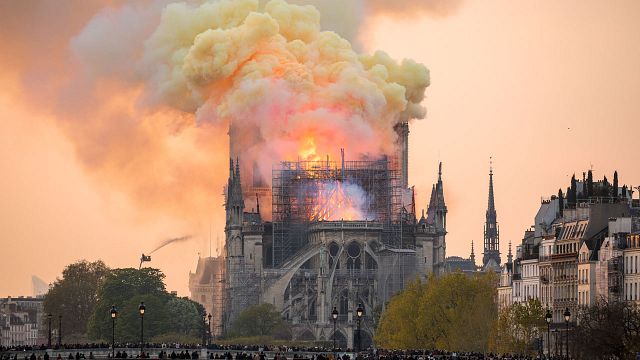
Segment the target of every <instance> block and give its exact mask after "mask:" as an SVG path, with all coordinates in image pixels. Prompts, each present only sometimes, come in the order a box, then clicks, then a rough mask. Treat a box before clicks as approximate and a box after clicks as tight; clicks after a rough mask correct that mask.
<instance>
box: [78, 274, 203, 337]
mask: <svg viewBox="0 0 640 360" xmlns="http://www.w3.org/2000/svg"><path fill="white" fill-rule="evenodd" d="M164 277H165V276H164V274H163V273H162V272H161V271H160V270H158V269H152V268H142V269H140V270H138V269H132V268H127V269H115V270H113V271H112V272H111V273H109V275H107V277H106V279H105V281H104V283H103V284H102V286H101V287H100V289H99V291H98V298H99V300H98V303H97V304H96V306H95V310H94V312H93V314H92V316H91V319H90V322H89V328H88V330H89V337H90V338H91V339H93V340H108V339H111V331H112V323H111V316H110V310H111V307H112V306H116V308H117V309H118V318H117V319H116V341H118V342H137V341H140V326H141V319H140V314H139V312H138V307H139V306H140V303H141V302H144V304H145V307H146V310H145V314H144V329H145V330H144V337H145V341H150V340H152V339H154V338H158V337H161V338H162V339H164V340H165V341H167V339H172V338H175V339H176V340H177V339H180V341H184V339H185V338H189V339H191V340H192V341H193V342H198V341H199V340H200V339H202V336H203V331H204V321H203V317H204V315H205V311H204V308H203V307H202V306H201V305H200V304H198V303H196V302H194V301H191V300H189V299H187V298H178V297H176V296H174V295H171V294H169V293H167V291H166V290H165V285H164Z"/></svg>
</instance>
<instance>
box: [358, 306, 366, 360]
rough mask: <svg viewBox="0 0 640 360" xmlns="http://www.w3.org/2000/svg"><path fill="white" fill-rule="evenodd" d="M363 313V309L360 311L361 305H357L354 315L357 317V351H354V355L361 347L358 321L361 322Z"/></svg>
mask: <svg viewBox="0 0 640 360" xmlns="http://www.w3.org/2000/svg"><path fill="white" fill-rule="evenodd" d="M363 313H364V309H362V303H359V304H358V308H357V309H356V315H357V316H358V349H357V351H356V353H359V352H360V347H361V345H362V343H361V341H360V340H361V338H362V336H361V334H360V321H361V320H362V314H363Z"/></svg>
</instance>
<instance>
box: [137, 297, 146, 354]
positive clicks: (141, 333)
mask: <svg viewBox="0 0 640 360" xmlns="http://www.w3.org/2000/svg"><path fill="white" fill-rule="evenodd" d="M145 309H146V308H145V307H144V301H142V302H140V306H138V312H139V313H140V357H142V356H143V355H144V352H143V350H144V311H145Z"/></svg>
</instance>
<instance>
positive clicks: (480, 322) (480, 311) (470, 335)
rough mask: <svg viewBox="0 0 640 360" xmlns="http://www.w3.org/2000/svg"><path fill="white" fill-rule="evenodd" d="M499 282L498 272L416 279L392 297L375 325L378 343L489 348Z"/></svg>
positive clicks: (469, 348) (414, 346) (472, 349)
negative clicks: (496, 290)
mask: <svg viewBox="0 0 640 360" xmlns="http://www.w3.org/2000/svg"><path fill="white" fill-rule="evenodd" d="M496 282H497V280H496V275H495V274H494V273H488V274H483V275H478V276H473V277H469V276H467V275H464V274H462V273H455V274H448V275H445V276H441V277H438V278H436V277H433V276H432V277H430V278H429V279H428V281H427V282H426V283H422V282H421V281H420V280H418V279H417V280H415V281H414V282H412V283H410V284H409V285H408V286H407V287H406V288H405V290H403V291H402V292H401V293H399V294H398V295H396V296H394V297H393V298H392V299H391V300H390V302H389V304H388V305H387V308H386V309H385V311H384V313H383V314H382V317H381V319H380V323H379V325H378V328H377V330H376V335H375V341H376V345H377V346H379V347H384V348H394V349H410V348H438V349H442V350H458V351H480V352H482V351H486V350H487V340H488V338H487V336H488V333H489V330H490V328H491V326H492V323H493V320H494V319H495V317H496V315H497V310H496V305H495V284H496Z"/></svg>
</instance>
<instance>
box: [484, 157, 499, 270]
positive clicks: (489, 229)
mask: <svg viewBox="0 0 640 360" xmlns="http://www.w3.org/2000/svg"><path fill="white" fill-rule="evenodd" d="M489 164H490V165H489V200H488V203H487V213H486V220H485V225H484V253H483V256H482V265H483V266H484V267H486V266H487V264H489V262H490V261H491V260H493V262H494V263H493V264H491V265H492V266H500V230H499V228H498V217H497V214H496V204H495V200H494V196H493V161H492V160H491V161H490V162H489Z"/></svg>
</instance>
